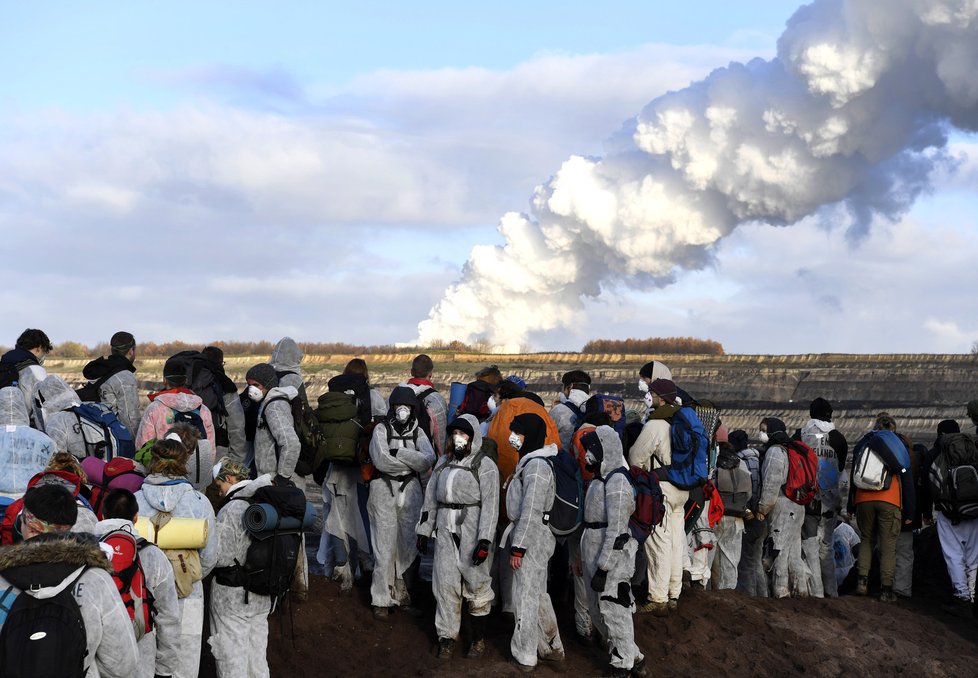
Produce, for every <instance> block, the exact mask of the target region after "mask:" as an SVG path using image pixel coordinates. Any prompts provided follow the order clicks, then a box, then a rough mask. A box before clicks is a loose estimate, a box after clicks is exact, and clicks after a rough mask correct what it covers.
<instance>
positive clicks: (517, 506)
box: [501, 444, 564, 666]
mask: <svg viewBox="0 0 978 678" xmlns="http://www.w3.org/2000/svg"><path fill="white" fill-rule="evenodd" d="M556 455H557V446H556V445H553V444H550V445H546V446H544V447H543V448H541V449H539V450H536V451H534V452H529V453H527V454H526V455H524V456H523V457H522V458H521V459H520V460H519V462H518V463H517V464H516V469H515V470H514V471H513V476H512V479H511V480H510V481H509V485H508V487H507V490H506V514H507V515H508V516H509V519H510V522H511V523H512V525H511V527H512V529H511V531H510V532H509V534H508V535H506V537H507V540H508V541H507V543H508V545H509V547H510V549H517V550H519V551H521V552H523V554H524V555H523V558H522V561H523V562H522V563H521V565H520V568H519V569H518V570H516V571H515V572H514V573H513V605H514V607H515V608H516V610H515V614H516V628H515V629H514V631H513V639H512V641H511V642H510V651H511V652H512V654H513V658H514V659H516V661H518V662H519V663H520V664H523V665H524V666H536V664H537V658H538V657H549V658H553V659H560V658H563V656H564V646H563V644H562V643H561V641H560V632H559V631H558V629H557V618H556V616H555V615H554V606H553V602H552V601H551V600H550V594H548V593H547V572H548V569H549V563H550V557H551V556H552V555H553V553H554V547H555V546H556V545H557V539H556V537H554V534H553V532H551V531H550V527H549V526H548V525H547V524H546V523H545V522H544V513H547V512H549V511H550V509H551V507H552V506H553V503H554V496H555V493H556V491H557V490H556V488H557V485H556V479H555V478H554V473H553V470H552V469H551V468H550V464H549V463H548V462H547V461H546V459H545V457H554V456H556ZM501 565H502V564H501ZM506 566H508V564H507V565H506Z"/></svg>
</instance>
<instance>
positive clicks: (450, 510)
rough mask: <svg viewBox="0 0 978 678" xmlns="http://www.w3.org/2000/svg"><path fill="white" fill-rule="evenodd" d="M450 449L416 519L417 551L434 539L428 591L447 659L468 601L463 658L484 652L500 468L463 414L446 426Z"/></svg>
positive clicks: (470, 419) (471, 418)
mask: <svg viewBox="0 0 978 678" xmlns="http://www.w3.org/2000/svg"><path fill="white" fill-rule="evenodd" d="M446 447H447V449H449V450H450V452H449V453H446V454H445V455H444V456H442V457H441V459H439V460H438V463H437V464H436V466H435V469H434V471H433V473H432V475H431V479H430V480H429V481H428V487H427V490H426V491H425V500H424V508H422V510H421V519H420V520H419V521H418V527H417V534H418V551H419V552H424V551H426V550H427V546H428V543H427V542H428V540H429V539H430V538H431V537H432V535H433V534H434V536H436V537H437V539H436V540H435V554H434V556H435V557H434V567H433V570H432V587H433V590H434V594H435V601H436V604H437V606H436V611H435V631H436V632H437V633H438V658H439V659H449V658H451V656H452V652H453V647H454V644H455V641H456V639H457V638H458V632H459V628H460V625H461V622H462V603H463V601H468V604H469V614H470V629H471V636H472V638H471V641H472V642H471V644H470V645H469V649H468V651H467V652H466V654H465V656H466V657H469V658H470V659H475V658H478V657H481V656H482V655H483V654H484V652H485V632H486V628H485V627H486V616H487V615H488V614H489V610H490V608H491V607H492V600H493V592H492V576H491V575H490V574H489V568H490V566H491V564H492V561H491V560H490V557H489V556H490V554H491V553H492V551H493V548H492V538H493V536H494V535H495V533H496V522H497V520H498V518H499V469H498V468H496V464H495V463H494V462H493V461H492V459H490V458H489V457H488V456H486V455H485V454H484V453H483V452H482V434H481V432H480V431H479V420H478V419H476V418H475V417H474V416H472V415H471V414H463V415H462V416H461V417H459V418H458V419H456V420H455V421H454V422H452V424H451V425H449V426H448V442H447V445H446Z"/></svg>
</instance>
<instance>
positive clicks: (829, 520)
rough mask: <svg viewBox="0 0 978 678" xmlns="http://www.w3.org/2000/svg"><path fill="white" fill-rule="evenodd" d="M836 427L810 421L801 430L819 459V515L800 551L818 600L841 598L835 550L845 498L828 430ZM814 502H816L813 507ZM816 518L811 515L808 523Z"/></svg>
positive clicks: (810, 585) (803, 437) (819, 421)
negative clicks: (837, 579) (840, 489)
mask: <svg viewBox="0 0 978 678" xmlns="http://www.w3.org/2000/svg"><path fill="white" fill-rule="evenodd" d="M834 429H835V424H833V423H832V422H830V421H822V420H821V419H809V420H808V422H807V423H806V424H805V425H804V426H803V427H802V428H801V438H802V441H804V443H805V444H806V445H808V446H809V447H811V448H812V449H813V450H814V451H815V454H816V455H817V456H818V496H817V497H816V501H817V502H818V503H819V506H818V507H817V508H818V510H819V511H820V514H819V515H818V516H817V526H816V528H815V534H814V535H811V536H809V535H807V534H806V535H805V536H806V537H808V538H807V539H803V540H802V544H801V550H802V557H803V558H804V559H805V564H806V565H807V566H808V570H809V572H810V573H811V580H810V581H809V587H810V589H811V592H812V595H813V596H815V597H816V598H822V597H823V596H824V597H828V598H836V597H838V595H839V589H838V585H837V584H836V581H835V553H834V550H833V548H832V543H833V535H834V534H835V527H836V525H838V524H839V513H840V511H841V509H842V496H841V495H840V494H839V476H840V473H839V459H838V456H837V455H836V452H835V449H834V448H833V447H832V446H831V445H830V444H829V431H832V430H834ZM814 503H815V502H813V504H814ZM814 519H816V516H809V520H814Z"/></svg>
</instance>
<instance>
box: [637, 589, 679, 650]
mask: <svg viewBox="0 0 978 678" xmlns="http://www.w3.org/2000/svg"><path fill="white" fill-rule="evenodd" d="M666 607H667V608H668V609H669V611H670V612H675V611H676V610H678V609H679V599H678V598H670V599H669V602H668V603H666ZM643 661H644V660H643Z"/></svg>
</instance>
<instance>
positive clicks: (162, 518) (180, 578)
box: [150, 480, 214, 598]
mask: <svg viewBox="0 0 978 678" xmlns="http://www.w3.org/2000/svg"><path fill="white" fill-rule="evenodd" d="M180 482H187V481H185V480H182V481H180ZM171 518H172V516H171V515H170V514H169V513H166V512H164V511H158V512H156V513H155V514H154V515H153V517H152V518H150V523H152V525H153V530H154V531H153V543H154V544H158V543H159V540H160V531H161V530H164V529H165V528H166V524H167V523H169V522H170V519H171ZM211 538H212V539H213V538H214V537H211ZM160 550H161V551H163V553H164V554H165V555H166V558H167V560H169V561H170V567H172V568H173V583H174V585H175V586H176V589H177V598H186V597H187V596H189V595H190V594H191V592H193V589H194V583H195V582H198V581H200V580H201V579H203V578H204V569H203V567H202V566H201V564H200V552H199V551H198V550H197V549H160Z"/></svg>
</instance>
